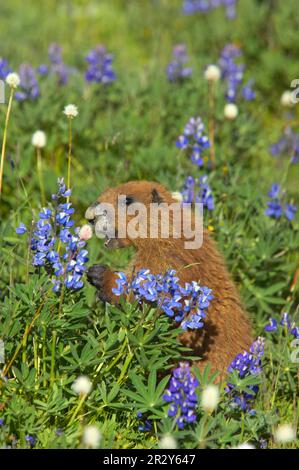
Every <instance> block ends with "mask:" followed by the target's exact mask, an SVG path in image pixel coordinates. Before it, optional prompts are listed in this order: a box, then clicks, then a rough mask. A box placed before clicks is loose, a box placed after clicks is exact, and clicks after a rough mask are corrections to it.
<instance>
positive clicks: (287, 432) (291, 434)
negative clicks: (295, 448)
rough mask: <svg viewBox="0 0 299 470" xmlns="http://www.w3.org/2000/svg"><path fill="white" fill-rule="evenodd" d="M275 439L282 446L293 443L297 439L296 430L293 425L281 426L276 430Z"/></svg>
mask: <svg viewBox="0 0 299 470" xmlns="http://www.w3.org/2000/svg"><path fill="white" fill-rule="evenodd" d="M274 438H275V440H276V441H277V442H280V443H281V444H284V443H286V442H292V441H294V440H295V439H296V430H295V428H294V427H293V426H292V425H291V424H287V423H286V424H281V425H280V426H278V427H277V429H276V430H275V432H274Z"/></svg>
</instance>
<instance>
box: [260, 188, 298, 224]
mask: <svg viewBox="0 0 299 470" xmlns="http://www.w3.org/2000/svg"><path fill="white" fill-rule="evenodd" d="M268 196H269V197H270V201H267V206H268V207H267V209H266V210H265V214H266V215H267V216H268V217H272V218H274V219H280V218H281V217H282V215H285V217H286V218H287V219H288V220H289V221H291V220H293V219H294V217H295V213H296V211H297V207H296V206H294V205H293V204H290V203H283V202H282V199H283V198H284V196H285V193H282V191H281V186H280V185H279V184H277V183H273V184H272V186H271V188H270V191H269V192H268Z"/></svg>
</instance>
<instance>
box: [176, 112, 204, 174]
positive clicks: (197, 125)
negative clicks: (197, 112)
mask: <svg viewBox="0 0 299 470" xmlns="http://www.w3.org/2000/svg"><path fill="white" fill-rule="evenodd" d="M204 131H205V126H204V123H203V121H202V119H201V118H200V117H191V118H190V119H189V121H188V122H187V124H186V125H185V128H184V132H183V134H182V135H180V136H179V137H178V139H177V141H176V146H177V147H178V148H180V149H184V150H185V149H188V150H189V151H190V158H191V161H192V163H194V164H195V165H197V166H203V163H204V161H203V158H202V154H203V152H204V151H205V150H206V149H208V148H209V147H210V142H209V139H208V136H207V135H206V134H205V133H204Z"/></svg>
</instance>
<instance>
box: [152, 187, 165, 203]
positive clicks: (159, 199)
mask: <svg viewBox="0 0 299 470" xmlns="http://www.w3.org/2000/svg"><path fill="white" fill-rule="evenodd" d="M152 202H155V203H156V204H161V202H163V198H162V197H161V196H160V194H159V193H158V191H157V190H156V189H155V188H154V189H152Z"/></svg>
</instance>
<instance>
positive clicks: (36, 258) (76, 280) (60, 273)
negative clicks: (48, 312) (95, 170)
mask: <svg viewBox="0 0 299 470" xmlns="http://www.w3.org/2000/svg"><path fill="white" fill-rule="evenodd" d="M70 194H71V191H70V190H68V189H66V186H65V183H64V180H63V179H61V178H60V179H59V180H58V190H57V193H56V194H55V195H53V196H52V200H53V201H54V202H55V207H54V209H49V208H46V207H44V208H42V210H41V211H40V213H39V219H38V220H37V222H35V223H34V224H33V233H32V237H31V240H30V246H31V251H32V253H33V259H32V264H33V265H34V266H45V268H46V270H47V272H48V273H50V274H51V276H52V277H51V282H52V283H53V291H54V292H58V291H59V290H60V289H61V286H62V285H65V287H66V288H67V289H72V290H78V289H81V288H82V287H83V281H82V277H83V274H84V272H85V271H86V263H87V261H88V257H87V255H88V252H87V250H85V249H83V248H84V246H85V242H84V241H83V240H80V238H79V235H78V230H77V229H75V230H74V233H71V231H70V230H69V229H70V227H72V226H73V225H74V221H73V220H72V219H71V215H72V214H73V213H74V209H73V208H72V205H71V203H70V202H67V201H66V199H67V198H68V197H69V195H70ZM16 231H17V233H19V234H23V233H25V231H26V227H25V226H24V224H20V226H19V227H18V228H17V230H16Z"/></svg>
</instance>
